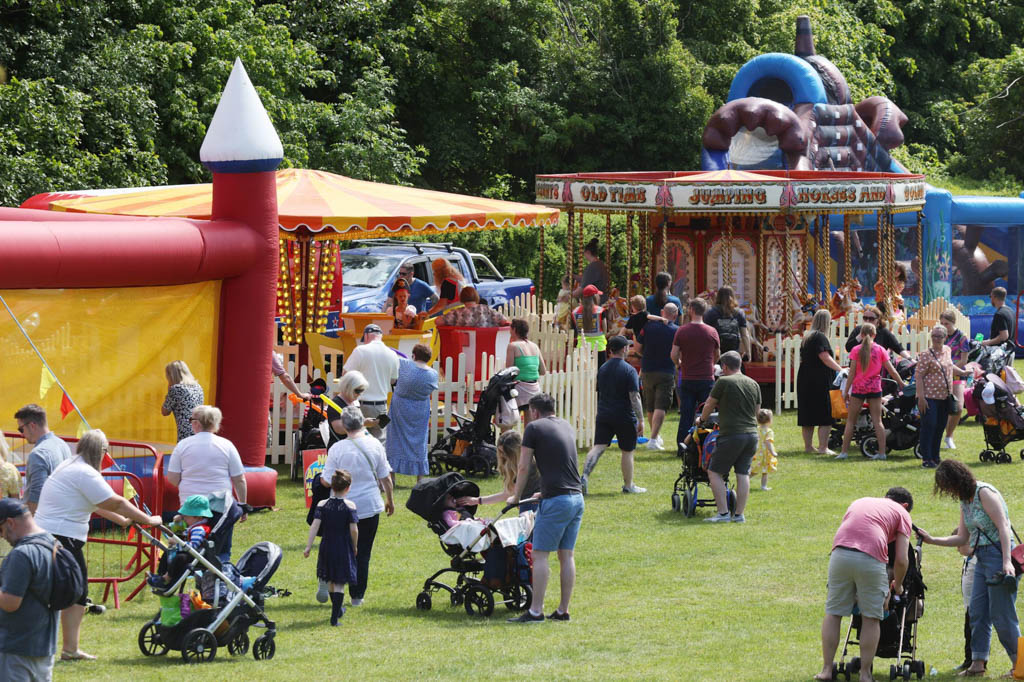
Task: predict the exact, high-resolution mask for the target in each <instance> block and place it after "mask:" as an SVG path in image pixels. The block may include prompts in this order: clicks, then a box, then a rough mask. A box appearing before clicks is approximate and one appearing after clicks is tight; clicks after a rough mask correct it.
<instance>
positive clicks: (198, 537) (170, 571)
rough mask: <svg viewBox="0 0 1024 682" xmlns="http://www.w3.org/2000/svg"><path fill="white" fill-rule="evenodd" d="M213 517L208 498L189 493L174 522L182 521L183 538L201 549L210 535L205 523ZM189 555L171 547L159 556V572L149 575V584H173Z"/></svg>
mask: <svg viewBox="0 0 1024 682" xmlns="http://www.w3.org/2000/svg"><path fill="white" fill-rule="evenodd" d="M211 518H213V512H211V511H210V500H208V499H207V498H206V496H205V495H190V496H189V497H187V498H185V504H183V505H181V509H179V510H178V516H176V517H174V521H175V522H184V524H185V526H186V528H185V532H184V538H183V539H184V540H185V542H186V543H188V545H189V546H190V547H192V549H195V550H197V551H202V549H203V544H204V543H205V542H206V538H207V537H209V535H210V526H209V524H208V523H207V522H208V521H209V520H210V519H211ZM190 559H191V556H190V555H189V553H188V552H185V551H182V550H181V549H179V548H178V547H177V546H174V547H171V548H170V549H168V550H167V551H166V552H164V555H163V556H162V557H161V558H160V566H159V573H157V574H154V575H151V576H149V584H150V585H151V586H153V587H156V588H158V589H159V588H162V587H167V586H169V585H173V584H174V583H175V581H177V579H178V578H179V577H181V574H182V573H183V572H184V571H185V568H186V567H187V566H188V562H189V560H190Z"/></svg>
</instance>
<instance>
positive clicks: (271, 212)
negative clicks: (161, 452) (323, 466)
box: [199, 60, 284, 506]
mask: <svg viewBox="0 0 1024 682" xmlns="http://www.w3.org/2000/svg"><path fill="white" fill-rule="evenodd" d="M283 157H284V151H283V149H282V147H281V140H280V139H279V138H278V136H277V132H276V131H275V130H274V126H273V124H272V123H271V122H270V118H269V117H268V116H267V112H266V110H265V109H264V108H263V104H262V103H261V102H260V99H259V95H257V94H256V90H255V89H254V88H253V86H252V82H251V81H250V80H249V76H248V75H247V74H246V72H245V68H244V67H243V66H242V62H241V61H240V60H235V65H234V68H233V69H232V71H231V76H230V77H229V78H228V82H227V85H226V86H225V87H224V93H223V95H222V96H221V100H220V103H219V104H218V105H217V111H216V112H215V113H214V115H213V120H212V121H211V122H210V128H209V130H208V132H207V134H206V138H205V139H204V140H203V146H202V148H201V149H200V152H199V158H200V160H201V161H202V162H203V165H205V166H206V167H207V168H209V169H210V170H211V171H212V172H213V208H212V215H211V218H212V219H213V220H227V221H237V222H240V223H245V224H246V225H248V226H249V228H250V229H251V230H253V232H254V236H255V238H256V240H257V242H258V246H259V250H258V254H257V257H256V260H255V262H254V263H253V265H252V267H250V268H249V269H248V270H246V272H245V273H243V274H241V275H240V276H238V277H232V278H230V279H227V280H225V281H224V283H223V285H222V289H221V299H220V335H219V336H220V346H219V348H218V349H217V356H218V363H217V364H218V369H217V405H218V406H219V407H220V409H221V411H222V412H223V413H224V421H223V425H222V427H221V435H223V436H224V437H225V438H227V439H229V440H231V441H232V442H233V443H234V444H235V446H236V447H237V448H238V452H239V453H240V454H241V456H242V462H243V463H244V464H245V465H246V466H247V467H259V468H260V469H262V473H260V472H254V471H250V472H249V473H248V474H247V478H248V479H249V484H250V502H251V503H253V504H258V505H261V506H262V505H264V504H268V503H269V504H273V497H274V489H273V485H274V483H275V482H276V473H274V472H273V470H272V469H264V468H263V464H264V460H265V456H266V439H267V405H268V403H269V401H270V382H271V373H270V354H271V352H272V348H273V344H274V313H275V301H276V287H277V276H278V215H277V187H276V184H275V175H274V171H275V169H276V168H277V166H278V164H280V163H281V159H282V158H283ZM268 486H269V490H268V489H266V488H267V487H268ZM268 496H269V498H270V499H269V500H268V499H267V497H268Z"/></svg>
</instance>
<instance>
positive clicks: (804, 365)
mask: <svg viewBox="0 0 1024 682" xmlns="http://www.w3.org/2000/svg"><path fill="white" fill-rule="evenodd" d="M831 324H832V315H831V314H830V313H829V312H828V311H827V310H824V309H823V310H819V311H818V312H816V313H814V318H813V319H812V320H811V329H810V331H809V332H808V333H807V336H805V337H804V340H803V341H802V342H801V343H800V369H799V370H797V374H796V398H797V405H796V408H797V416H796V423H797V424H798V425H799V426H800V429H801V431H802V433H803V437H804V452H817V453H818V454H819V455H834V454H835V453H834V452H832V451H831V450H829V449H828V435H829V431H830V430H831V428H832V423H833V420H832V403H831V401H830V400H829V391H831V390H832V382H833V381H834V380H835V378H836V372H839V371H840V370H842V367H840V366H839V363H838V362H836V359H835V355H834V354H833V353H832V342H831V341H830V340H829V338H828V331H829V327H830V326H831ZM814 427H818V447H817V449H815V448H813V447H812V446H811V438H812V437H813V435H814Z"/></svg>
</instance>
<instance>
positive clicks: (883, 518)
mask: <svg viewBox="0 0 1024 682" xmlns="http://www.w3.org/2000/svg"><path fill="white" fill-rule="evenodd" d="M897 533H902V534H903V535H906V536H907V537H910V514H909V513H908V512H907V510H906V509H905V508H904V507H903V505H901V504H899V503H898V502H894V501H892V500H890V499H888V498H885V497H862V498H860V499H859V500H854V501H853V502H851V503H850V506H849V507H847V509H846V515H845V516H843V522H842V523H841V524H839V530H837V531H836V536H835V537H834V538H833V539H832V549H835V548H836V547H847V548H849V549H856V550H860V551H861V552H864V553H865V554H868V555H870V556H873V557H874V558H876V559H878V560H879V561H881V562H882V563H883V564H887V563H889V543H890V542H892V541H893V540H895V539H896V534H897Z"/></svg>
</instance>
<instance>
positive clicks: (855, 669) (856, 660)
mask: <svg viewBox="0 0 1024 682" xmlns="http://www.w3.org/2000/svg"><path fill="white" fill-rule="evenodd" d="M846 670H847V672H849V673H851V674H853V675H859V674H860V656H854V657H853V658H851V659H850V665H848V666H847V667H846Z"/></svg>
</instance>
